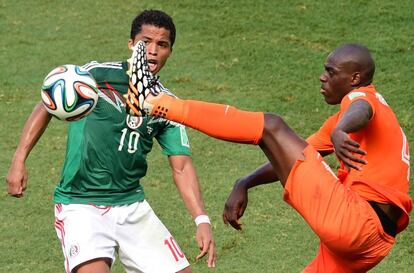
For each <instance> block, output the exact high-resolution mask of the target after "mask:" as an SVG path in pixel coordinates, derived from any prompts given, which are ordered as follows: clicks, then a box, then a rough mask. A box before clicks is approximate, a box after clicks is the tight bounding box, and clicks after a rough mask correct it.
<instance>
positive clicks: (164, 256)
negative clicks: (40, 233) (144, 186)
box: [55, 200, 189, 273]
mask: <svg viewBox="0 0 414 273" xmlns="http://www.w3.org/2000/svg"><path fill="white" fill-rule="evenodd" d="M55 217H56V218H55V229H56V233H57V236H58V238H59V240H60V241H61V243H62V249H63V255H64V257H65V269H66V272H68V273H70V272H71V271H72V270H73V268H75V267H76V266H78V265H80V264H82V263H84V262H86V261H89V260H92V259H96V258H110V259H111V260H112V264H113V262H114V261H115V255H116V253H117V252H118V254H119V259H120V261H121V263H122V265H123V266H124V268H125V270H126V271H127V272H128V273H129V272H131V273H132V272H137V273H138V272H139V273H141V272H145V273H152V272H153V273H159V272H177V271H180V270H182V269H184V268H186V267H188V266H189V263H188V261H187V259H186V257H185V255H184V253H183V252H182V251H181V249H180V247H179V246H178V244H177V243H176V242H175V240H174V238H173V237H172V235H171V233H170V232H169V231H168V230H167V228H166V227H165V226H164V225H163V223H162V222H161V221H160V220H159V219H158V217H157V216H156V215H155V213H154V211H153V210H152V208H151V207H150V205H149V204H148V203H147V201H145V200H144V201H143V202H136V203H133V204H130V205H125V206H114V207H111V206H95V205H83V204H70V205H63V204H56V205H55Z"/></svg>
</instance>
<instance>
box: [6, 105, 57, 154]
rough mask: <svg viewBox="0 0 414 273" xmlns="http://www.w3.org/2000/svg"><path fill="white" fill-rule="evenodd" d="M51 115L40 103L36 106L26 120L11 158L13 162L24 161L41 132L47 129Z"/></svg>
mask: <svg viewBox="0 0 414 273" xmlns="http://www.w3.org/2000/svg"><path fill="white" fill-rule="evenodd" d="M50 119H51V115H50V114H49V113H48V112H47V111H46V109H45V108H44V107H43V105H42V104H41V103H39V104H37V105H36V106H35V108H34V109H33V112H32V114H31V115H30V116H29V118H28V119H27V121H26V123H25V125H24V127H23V131H22V135H21V137H20V141H19V145H18V147H17V149H16V152H15V154H14V156H13V161H23V162H24V161H25V160H26V158H27V156H28V155H29V153H30V151H31V150H32V149H33V147H34V146H35V144H36V143H37V141H38V140H39V138H40V137H41V136H42V134H43V132H44V131H45V129H46V128H47V125H48V124H49V121H50Z"/></svg>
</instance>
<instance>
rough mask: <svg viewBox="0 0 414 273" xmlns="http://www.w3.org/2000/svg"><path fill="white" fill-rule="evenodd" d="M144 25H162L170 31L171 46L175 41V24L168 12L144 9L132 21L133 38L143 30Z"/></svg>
mask: <svg viewBox="0 0 414 273" xmlns="http://www.w3.org/2000/svg"><path fill="white" fill-rule="evenodd" d="M142 25H152V26H156V27H162V28H165V29H166V30H169V31H170V42H171V47H172V46H173V45H174V42H175V25H174V22H173V20H172V18H171V16H169V15H168V14H166V13H165V12H163V11H161V10H152V9H151V10H144V11H143V12H141V13H139V14H138V15H137V17H135V19H134V20H133V21H132V25H131V37H130V38H131V39H134V38H135V36H136V35H137V34H138V33H140V32H141V29H142Z"/></svg>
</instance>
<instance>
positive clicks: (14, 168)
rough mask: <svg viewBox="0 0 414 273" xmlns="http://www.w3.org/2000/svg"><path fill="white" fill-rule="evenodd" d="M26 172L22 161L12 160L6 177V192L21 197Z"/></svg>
mask: <svg viewBox="0 0 414 273" xmlns="http://www.w3.org/2000/svg"><path fill="white" fill-rule="evenodd" d="M27 179H28V173H27V169H26V166H25V164H24V162H13V163H12V165H11V166H10V169H9V173H8V174H7V177H6V183H7V192H8V193H9V195H11V196H13V197H17V198H20V197H23V194H24V191H25V190H26V187H27Z"/></svg>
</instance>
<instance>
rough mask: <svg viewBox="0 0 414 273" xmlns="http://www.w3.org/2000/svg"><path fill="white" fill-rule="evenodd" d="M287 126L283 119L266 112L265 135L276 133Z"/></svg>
mask: <svg viewBox="0 0 414 273" xmlns="http://www.w3.org/2000/svg"><path fill="white" fill-rule="evenodd" d="M285 127H286V123H285V122H284V121H283V119H282V118H281V117H280V116H278V115H276V114H273V113H266V114H265V121H264V129H263V133H264V135H275V134H277V132H279V131H280V130H283V128H285Z"/></svg>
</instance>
